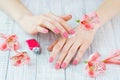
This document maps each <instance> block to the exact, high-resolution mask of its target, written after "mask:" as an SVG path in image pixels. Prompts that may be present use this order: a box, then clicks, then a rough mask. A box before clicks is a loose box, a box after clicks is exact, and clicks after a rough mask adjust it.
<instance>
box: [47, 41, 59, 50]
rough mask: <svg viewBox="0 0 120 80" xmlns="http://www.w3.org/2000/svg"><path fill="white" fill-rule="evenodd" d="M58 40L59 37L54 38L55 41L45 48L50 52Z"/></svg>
mask: <svg viewBox="0 0 120 80" xmlns="http://www.w3.org/2000/svg"><path fill="white" fill-rule="evenodd" d="M58 41H59V39H57V40H55V41H54V42H53V43H52V44H51V45H50V46H49V47H48V48H47V50H48V51H50V52H51V51H52V50H53V48H54V46H55V45H56V44H57V42H58Z"/></svg>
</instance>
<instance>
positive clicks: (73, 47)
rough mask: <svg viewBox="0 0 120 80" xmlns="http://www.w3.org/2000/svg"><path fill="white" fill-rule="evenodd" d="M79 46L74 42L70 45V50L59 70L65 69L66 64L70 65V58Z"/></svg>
mask: <svg viewBox="0 0 120 80" xmlns="http://www.w3.org/2000/svg"><path fill="white" fill-rule="evenodd" d="M79 46H80V44H79V43H78V42H75V43H74V44H73V45H72V47H71V48H70V50H69V52H68V54H67V56H66V58H65V60H64V61H63V63H62V65H61V68H66V67H67V66H68V64H69V63H70V61H71V60H72V58H73V57H74V55H75V54H76V52H77V50H78V48H79Z"/></svg>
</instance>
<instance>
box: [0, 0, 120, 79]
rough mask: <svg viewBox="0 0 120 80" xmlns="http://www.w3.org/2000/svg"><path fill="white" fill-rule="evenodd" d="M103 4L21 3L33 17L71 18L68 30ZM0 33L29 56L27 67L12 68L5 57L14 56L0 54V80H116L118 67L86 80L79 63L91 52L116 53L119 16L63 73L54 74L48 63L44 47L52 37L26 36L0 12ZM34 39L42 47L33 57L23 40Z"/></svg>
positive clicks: (97, 0) (71, 0)
mask: <svg viewBox="0 0 120 80" xmlns="http://www.w3.org/2000/svg"><path fill="white" fill-rule="evenodd" d="M102 1H103V0H94V1H91V0H22V2H23V3H24V4H25V5H26V7H28V8H29V9H30V10H31V11H32V12H33V14H35V15H38V14H43V13H47V12H53V13H55V14H57V15H64V14H72V15H73V19H72V20H71V21H70V22H69V24H70V25H71V26H72V27H75V26H76V22H75V20H76V19H79V18H81V17H82V16H83V14H84V13H89V12H91V11H94V10H95V9H96V8H97V7H98V6H99V5H100V4H101V2H102ZM0 32H3V33H5V34H13V33H14V34H17V35H18V37H19V41H20V43H21V44H22V45H21V46H22V47H21V50H23V51H24V50H25V51H27V52H28V53H29V55H30V56H31V59H32V62H31V65H29V66H27V65H25V66H21V67H14V66H12V65H11V61H10V60H9V57H10V56H12V55H14V53H13V52H11V51H6V52H1V51H0V80H120V66H118V65H108V66H107V71H106V72H105V74H104V75H101V76H98V77H97V78H89V77H88V76H87V75H86V74H85V71H84V63H83V61H84V60H86V59H87V58H88V56H89V55H90V54H91V53H93V52H94V51H99V52H100V53H101V55H102V56H103V58H104V57H106V56H107V55H109V53H110V51H112V50H115V49H120V16H116V17H115V18H114V19H112V20H111V21H109V22H108V23H107V24H105V25H104V26H103V27H102V28H101V29H100V30H99V31H98V32H97V33H96V35H95V38H94V41H93V44H92V45H91V46H90V48H89V49H88V50H87V51H86V53H85V55H84V56H83V58H82V60H81V63H80V64H79V65H77V66H72V65H70V66H69V67H68V68H67V69H65V70H63V69H61V70H55V69H54V66H53V64H49V63H48V57H49V52H48V51H47V47H48V45H49V44H50V43H52V42H53V41H54V40H55V38H56V35H53V34H52V33H49V34H44V35H43V34H38V35H34V36H33V35H28V34H26V33H24V32H23V31H22V30H21V28H20V27H19V25H18V24H17V23H16V22H14V21H13V20H12V19H11V18H10V17H9V16H7V15H6V14H5V13H3V12H2V11H1V12H0ZM30 38H35V39H37V40H38V41H39V42H40V44H41V46H42V53H41V55H37V56H36V55H35V54H33V53H32V52H31V51H29V49H28V47H27V46H26V44H25V40H26V39H30Z"/></svg>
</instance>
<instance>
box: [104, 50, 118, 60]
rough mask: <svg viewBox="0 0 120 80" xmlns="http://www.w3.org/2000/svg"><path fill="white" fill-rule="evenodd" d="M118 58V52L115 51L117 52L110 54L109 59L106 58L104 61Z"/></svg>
mask: <svg viewBox="0 0 120 80" xmlns="http://www.w3.org/2000/svg"><path fill="white" fill-rule="evenodd" d="M118 56H119V57H120V50H117V51H115V52H114V53H112V54H111V55H110V56H109V57H107V58H106V59H105V61H106V60H110V59H112V58H115V57H118Z"/></svg>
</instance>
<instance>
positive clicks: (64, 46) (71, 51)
mask: <svg viewBox="0 0 120 80" xmlns="http://www.w3.org/2000/svg"><path fill="white" fill-rule="evenodd" d="M94 34H95V31H94V30H85V29H82V28H81V27H80V26H78V27H76V28H75V35H74V36H72V37H71V38H68V39H66V38H63V37H62V38H59V39H58V40H56V41H55V42H54V43H53V44H52V45H50V47H49V48H48V50H49V51H51V53H50V58H49V62H53V61H54V60H55V58H56V57H57V55H58V54H59V53H60V56H59V57H58V59H57V61H56V64H55V68H56V69H59V68H60V67H61V68H66V67H67V66H68V64H69V63H70V62H71V60H73V61H72V64H74V65H77V64H78V63H79V62H80V60H81V57H82V56H83V54H84V53H85V51H86V50H87V48H88V47H89V46H90V44H91V43H92V40H93V37H94ZM76 52H77V53H76ZM73 57H75V58H74V59H73Z"/></svg>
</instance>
